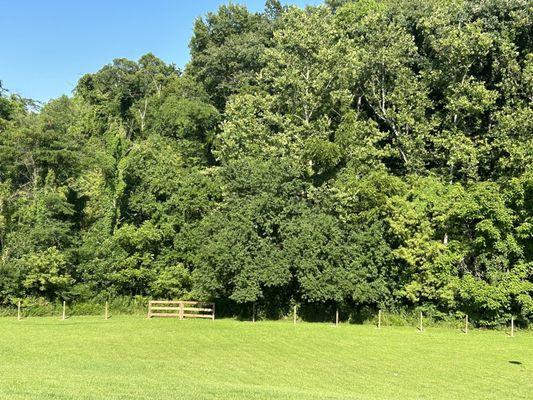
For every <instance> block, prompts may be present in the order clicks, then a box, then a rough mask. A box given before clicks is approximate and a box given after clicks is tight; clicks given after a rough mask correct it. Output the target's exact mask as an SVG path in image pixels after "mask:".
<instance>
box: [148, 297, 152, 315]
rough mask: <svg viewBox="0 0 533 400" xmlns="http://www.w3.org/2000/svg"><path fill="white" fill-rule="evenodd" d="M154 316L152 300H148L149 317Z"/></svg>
mask: <svg viewBox="0 0 533 400" xmlns="http://www.w3.org/2000/svg"><path fill="white" fill-rule="evenodd" d="M150 318H152V301H151V300H150V301H149V302H148V319H150Z"/></svg>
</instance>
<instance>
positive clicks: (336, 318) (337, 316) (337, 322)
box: [335, 308, 339, 326]
mask: <svg viewBox="0 0 533 400" xmlns="http://www.w3.org/2000/svg"><path fill="white" fill-rule="evenodd" d="M335 326H339V309H338V308H337V310H335Z"/></svg>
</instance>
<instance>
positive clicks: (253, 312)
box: [252, 302, 255, 324]
mask: <svg viewBox="0 0 533 400" xmlns="http://www.w3.org/2000/svg"><path fill="white" fill-rule="evenodd" d="M252 323H254V324H255V302H254V303H253V304H252Z"/></svg>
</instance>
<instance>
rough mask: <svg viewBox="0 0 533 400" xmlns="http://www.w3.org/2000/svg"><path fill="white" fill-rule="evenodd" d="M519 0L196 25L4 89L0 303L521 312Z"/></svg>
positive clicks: (390, 2)
mask: <svg viewBox="0 0 533 400" xmlns="http://www.w3.org/2000/svg"><path fill="white" fill-rule="evenodd" d="M532 11H533V6H532V5H531V2H529V1H527V0H509V1H506V2H501V1H498V0H486V1H482V2H479V1H474V0H464V1H460V2H448V1H440V0H430V1H428V0H400V1H398V0H357V1H351V0H342V1H341V0H335V1H333V0H330V1H326V2H325V4H324V5H320V6H316V7H306V8H305V9H301V8H297V7H294V6H291V7H283V6H281V5H280V3H279V2H278V1H276V0H269V1H267V3H266V6H265V10H264V11H263V12H258V13H254V12H251V11H249V10H247V9H246V7H244V6H240V5H234V4H228V5H224V6H221V7H220V8H219V9H218V10H217V11H214V12H211V13H209V14H207V15H206V16H205V17H202V18H199V19H198V20H197V21H196V23H195V25H194V32H193V37H192V39H191V42H190V50H191V59H190V62H189V64H188V65H187V66H186V67H185V68H184V70H183V71H181V70H180V69H178V68H176V67H175V66H174V65H168V64H166V63H165V62H163V61H162V60H160V59H158V58H157V57H156V56H154V55H153V54H146V55H144V56H142V57H141V58H140V59H139V60H138V61H131V60H126V59H116V60H113V61H112V63H110V64H108V65H105V66H104V67H103V68H102V69H101V70H99V71H98V72H96V73H92V74H87V75H84V76H83V77H82V78H81V79H80V80H79V82H78V84H77V86H76V89H75V90H74V92H73V95H72V96H70V97H67V96H63V97H60V98H58V99H55V100H52V101H50V102H49V103H47V104H45V105H44V106H42V107H38V106H37V105H36V103H34V102H32V101H31V100H28V99H24V98H21V97H20V96H17V95H14V94H10V93H9V92H8V91H7V90H6V89H5V88H3V87H2V86H1V85H0V254H1V258H0V303H2V304H11V303H13V302H14V301H15V300H16V299H18V298H21V297H24V296H30V297H34V298H38V299H45V300H48V301H55V300H59V299H77V300H86V299H90V298H93V297H99V296H100V297H108V296H119V295H123V296H135V295H143V296H152V297H162V298H175V297H180V298H194V299H215V300H224V301H225V302H230V303H232V304H235V305H241V306H242V307H246V306H247V305H249V304H250V303H252V302H257V303H263V304H265V305H268V307H270V308H271V309H272V308H273V309H275V310H276V312H277V313H278V314H283V313H284V312H286V311H287V309H288V305H289V304H297V303H298V304H312V305H314V306H317V307H328V306H331V305H337V306H338V305H343V306H349V307H352V308H354V309H363V308H370V309H372V308H377V307H386V308H389V309H391V310H397V311H401V310H409V309H414V308H420V309H424V310H426V311H427V312H429V313H432V314H433V315H436V316H445V315H463V314H464V313H468V314H469V315H471V316H472V317H471V318H472V319H474V320H476V321H478V323H479V324H483V325H497V324H500V323H502V322H503V321H505V320H506V319H507V318H508V317H509V316H510V315H515V316H517V317H518V318H520V319H521V321H523V322H524V323H528V322H531V321H532V320H533V167H532V166H533V107H532V104H533V48H532V45H533V30H532V29H533V28H532V22H531V15H532Z"/></svg>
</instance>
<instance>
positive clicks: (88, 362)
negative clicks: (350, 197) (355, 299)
mask: <svg viewBox="0 0 533 400" xmlns="http://www.w3.org/2000/svg"><path fill="white" fill-rule="evenodd" d="M509 361H517V362H520V363H521V364H517V363H510V362H509ZM532 393H533V333H531V332H528V333H525V332H520V333H519V334H518V335H517V336H516V337H514V338H510V337H507V336H506V335H505V333H503V332H494V331H491V332H481V331H472V332H470V333H469V334H468V335H464V334H461V333H459V332H458V331H453V330H445V329H436V328H434V329H428V330H427V331H426V332H424V333H419V332H417V331H416V330H415V329H412V328H383V329H382V330H380V331H378V330H377V329H375V328H374V327H372V326H348V325H343V326H340V327H338V328H335V327H333V326H331V325H327V324H305V323H303V324H299V325H297V326H293V325H292V324H290V323H283V322H260V323H256V324H255V325H253V324H251V323H247V322H236V321H231V320H219V321H215V322H212V321H197V320H192V321H191V320H188V321H178V320H161V319H159V320H156V319H154V320H146V319H142V318H140V317H116V318H112V319H110V320H109V321H103V320H101V319H97V318H96V317H76V318H73V319H69V320H67V321H59V320H57V319H55V318H33V319H27V320H23V321H21V322H17V321H16V320H14V319H12V318H10V319H8V318H0V398H1V399H10V400H18V399H106V400H107V399H160V400H166V399H459V398H461V399H511V398H512V399H526V398H531V397H530V396H531V395H532Z"/></svg>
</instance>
